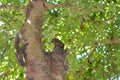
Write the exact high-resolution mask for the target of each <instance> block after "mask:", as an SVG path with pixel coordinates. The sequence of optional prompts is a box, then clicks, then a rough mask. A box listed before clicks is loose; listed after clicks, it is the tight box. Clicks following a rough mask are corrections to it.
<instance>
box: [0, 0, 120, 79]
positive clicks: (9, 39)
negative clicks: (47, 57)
mask: <svg viewBox="0 0 120 80" xmlns="http://www.w3.org/2000/svg"><path fill="white" fill-rule="evenodd" d="M46 1H47V2H49V3H51V4H63V3H67V4H69V7H66V8H53V9H47V10H46V13H45V17H44V25H43V28H42V29H43V47H44V48H45V49H46V50H47V51H50V50H51V49H52V46H53V45H52V44H51V43H50V40H51V39H52V38H54V37H57V38H59V39H60V40H62V41H63V42H64V43H65V48H66V49H68V55H67V59H68V61H69V64H70V66H69V71H68V73H67V77H66V80H119V78H120V62H119V61H120V57H119V56H120V49H119V48H120V0H46ZM27 3H28V1H27V0H1V1H0V22H2V23H3V24H2V25H0V80H24V77H25V75H24V68H22V67H20V66H19V65H18V63H17V61H16V59H15V49H14V44H13V42H14V39H13V37H14V34H15V32H16V31H17V30H19V29H20V27H21V26H22V24H23V22H24V19H25V14H24V8H25V6H26V5H27Z"/></svg>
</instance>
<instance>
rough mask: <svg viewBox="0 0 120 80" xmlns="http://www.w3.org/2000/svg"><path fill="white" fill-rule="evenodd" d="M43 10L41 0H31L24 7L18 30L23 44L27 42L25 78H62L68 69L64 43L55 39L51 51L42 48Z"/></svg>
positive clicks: (50, 79)
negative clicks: (21, 22) (23, 18)
mask: <svg viewBox="0 0 120 80" xmlns="http://www.w3.org/2000/svg"><path fill="white" fill-rule="evenodd" d="M44 11H45V5H44V1H43V0H32V1H31V2H30V3H29V4H28V6H27V8H26V20H25V23H24V25H23V27H22V28H21V30H20V31H19V32H20V34H21V35H22V41H23V44H27V45H26V47H25V53H24V54H25V68H26V80H64V79H65V73H66V71H67V69H68V62H67V61H66V60H65V57H66V51H65V50H64V44H63V43H62V42H61V41H59V40H58V39H56V40H57V41H56V40H52V41H51V42H52V43H53V44H54V46H55V47H54V49H53V51H52V52H45V51H44V50H43V49H42V44H41V43H42V42H41V39H42V35H41V33H42V31H41V27H42V24H43V16H44ZM60 45H62V47H61V46H60Z"/></svg>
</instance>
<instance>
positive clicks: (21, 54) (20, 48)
mask: <svg viewBox="0 0 120 80" xmlns="http://www.w3.org/2000/svg"><path fill="white" fill-rule="evenodd" d="M14 39H15V41H14V46H15V49H16V54H15V55H16V59H17V61H18V63H19V64H20V65H21V66H23V67H24V66H25V57H26V55H25V48H26V45H27V44H24V43H23V41H22V37H21V36H20V32H17V33H16V35H15V38H14Z"/></svg>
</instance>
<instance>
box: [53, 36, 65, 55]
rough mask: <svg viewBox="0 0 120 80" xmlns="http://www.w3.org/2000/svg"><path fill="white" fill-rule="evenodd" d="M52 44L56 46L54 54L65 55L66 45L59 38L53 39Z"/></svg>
mask: <svg viewBox="0 0 120 80" xmlns="http://www.w3.org/2000/svg"><path fill="white" fill-rule="evenodd" d="M51 42H52V43H53V44H54V48H53V52H54V53H56V54H63V53H64V44H63V42H62V41H60V40H59V39H57V38H53V39H52V40H51Z"/></svg>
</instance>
